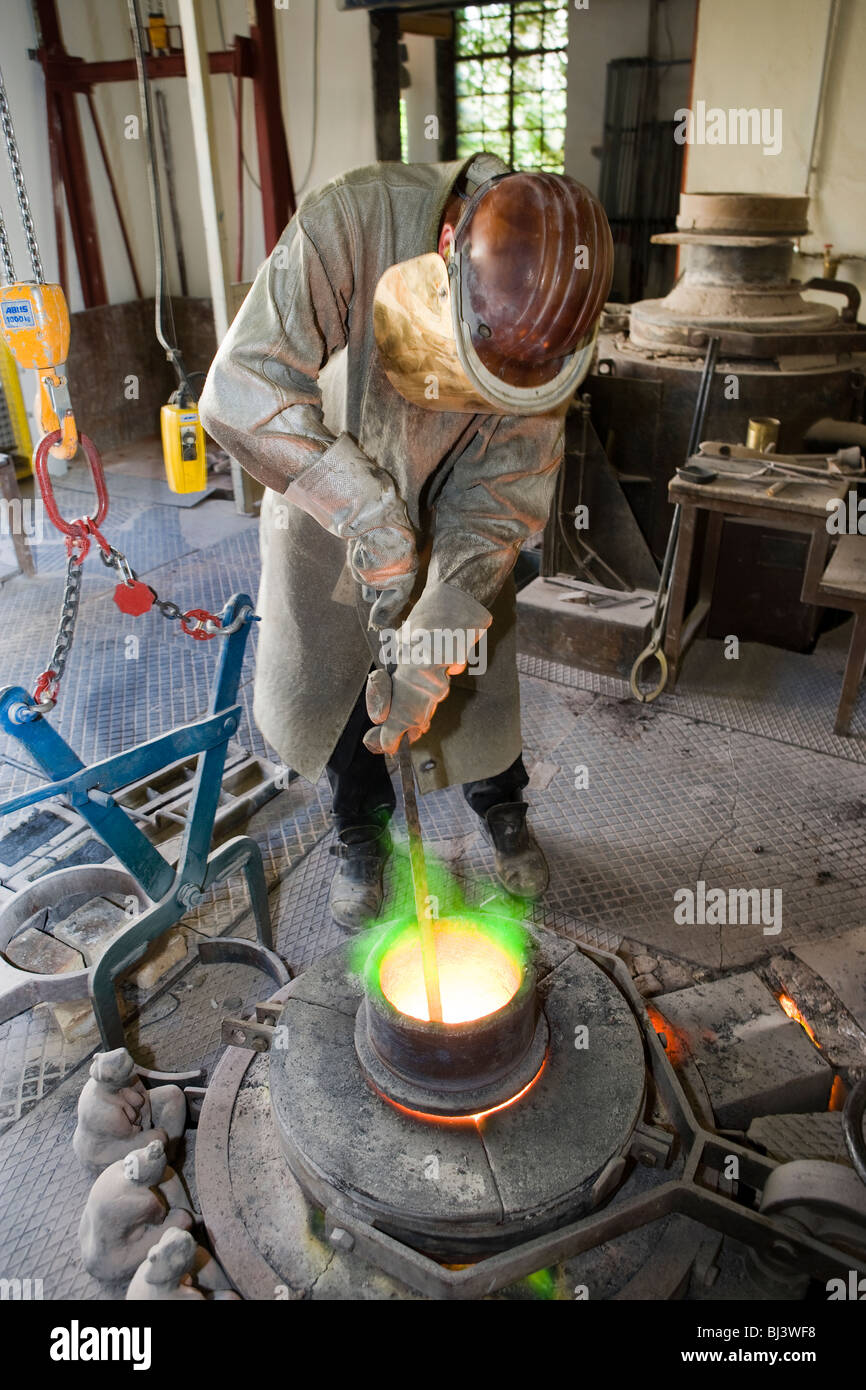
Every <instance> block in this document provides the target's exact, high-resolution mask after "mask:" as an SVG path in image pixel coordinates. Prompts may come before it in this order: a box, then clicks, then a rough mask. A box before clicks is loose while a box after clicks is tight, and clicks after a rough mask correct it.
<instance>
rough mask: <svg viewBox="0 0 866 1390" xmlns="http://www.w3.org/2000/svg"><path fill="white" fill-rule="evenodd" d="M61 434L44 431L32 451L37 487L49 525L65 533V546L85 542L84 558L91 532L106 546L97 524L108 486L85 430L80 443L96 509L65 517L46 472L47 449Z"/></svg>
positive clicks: (103, 513) (101, 517) (105, 510)
mask: <svg viewBox="0 0 866 1390" xmlns="http://www.w3.org/2000/svg"><path fill="white" fill-rule="evenodd" d="M61 438H62V435H61V431H60V430H52V432H51V434H46V435H43V436H42V438H41V439H40V441H39V443H38V445H37V446H36V452H35V454H34V455H33V470H34V472H35V474H36V478H37V480H38V483H39V490H40V492H41V493H42V501H43V502H44V504H45V510H46V512H47V513H48V518H49V520H50V521H51V523H52V525H54V526H56V527H57V530H58V531H62V532H63V534H64V536H66V538H67V541H66V545H67V550H70V549H71V542H73V541H77V542H78V543H79V544H80V543H81V542H84V546H83V549H82V551H81V554H80V557H79V558H80V560H83V559H84V557H85V555H86V554H87V551H88V550H89V548H90V537H91V535H93V536H96V539H97V540H98V541H99V544H100V545H101V546H102V548H103V550H107V549H108V547H107V543H106V542H105V541H104V540H103V538H102V537H101V536H100V534H99V527H100V526H101V525H102V523H103V521H104V520H105V518H106V516H107V514H108V489H107V488H106V486H105V474H104V472H103V471H102V460H101V458H100V457H99V453H98V452H97V448H96V445H95V444H94V442H93V440H92V439H90V438H89V437H88V436H87V435H86V434H82V435H79V437H78V438H79V443H80V445H81V447H82V449H83V450H84V453H85V456H86V458H87V462H88V463H89V464H90V474H91V477H92V478H93V486H94V490H95V492H96V513H95V515H94V516H86V517H79V518H78V519H77V520H75V521H66V520H64V518H63V517H62V516H61V515H60V512H59V511H58V510H57V502H56V500H55V497H54V486H53V484H52V482H51V475H50V474H49V472H48V450H49V449H50V448H52V446H53V445H55V444H59V442H60V440H61Z"/></svg>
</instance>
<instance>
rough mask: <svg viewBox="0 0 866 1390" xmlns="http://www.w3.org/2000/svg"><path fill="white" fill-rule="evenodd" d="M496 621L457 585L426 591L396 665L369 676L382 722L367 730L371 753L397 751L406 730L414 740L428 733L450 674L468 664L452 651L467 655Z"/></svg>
mask: <svg viewBox="0 0 866 1390" xmlns="http://www.w3.org/2000/svg"><path fill="white" fill-rule="evenodd" d="M492 621H493V619H492V617H491V615H490V613H488V611H487V609H486V608H484V607H483V606H482V605H481V604H480V603H479V602H478V601H477V599H474V598H472V596H471V594H466V593H464V592H463V590H462V589H458V588H457V587H456V585H453V584H444V583H437V584H433V585H431V586H429V587H428V588H427V589H425V590H424V593H423V594H422V595H421V597H420V599H419V600H418V602H417V603H416V605H415V607H414V608H413V609H412V612H411V613H410V614H409V617H408V618H407V619H406V621H405V623H404V624H403V626H402V627H401V629H400V634H399V641H398V643H397V652H396V657H397V661H396V665H395V668H394V670H393V671H392V672H391V673H390V674H389V673H388V672H387V671H384V670H377V671H372V672H371V673H370V675H369V677H368V679H367V713H368V714H369V716H370V718H371V719H372V721H373V723H374V724H375V725H377V726H378V727H377V728H375V729H370V730H368V732H367V733H366V734H365V735H364V743H365V745H366V747H367V748H369V749H370V751H371V753H396V751H397V748H398V747H399V744H400V740H401V739H402V738H403V736H404V735H406V736H407V737H408V739H409V742H410V743H415V742H416V740H417V739H419V738H420V737H421V735H422V734H426V732H427V730H428V729H429V728H430V723H431V720H432V718H433V714H434V712H435V710H436V707H437V705H439V704H441V703H442V701H443V700H444V699H445V697H446V695H447V694H448V691H449V690H450V688H451V686H450V680H449V677H450V676H454V675H457V674H458V672H460V671H463V670H464V669H465V667H466V665H467V662H466V660H458V661H456V662H455V661H453V660H452V661H449V660H448V658H449V656H453V655H454V654H455V653H457V654H458V655H461V656H462V654H463V653H465V654H466V655H467V656H468V655H469V654H470V653H471V652H472V649H473V648H474V647H475V646H476V645H477V644H478V642H479V641H480V640H481V638H482V635H483V633H484V632H485V631H486V630H487V628H488V627H489V626H490V624H491V622H492Z"/></svg>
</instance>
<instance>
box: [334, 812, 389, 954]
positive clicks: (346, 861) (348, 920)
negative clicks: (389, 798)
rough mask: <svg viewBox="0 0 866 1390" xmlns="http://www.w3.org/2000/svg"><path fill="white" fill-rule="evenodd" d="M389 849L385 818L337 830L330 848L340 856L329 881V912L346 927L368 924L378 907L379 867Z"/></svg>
mask: <svg viewBox="0 0 866 1390" xmlns="http://www.w3.org/2000/svg"><path fill="white" fill-rule="evenodd" d="M390 850H391V836H390V834H389V833H388V825H387V822H385V823H384V824H383V823H382V822H381V821H378V822H377V821H368V822H367V823H366V824H363V825H352V826H348V827H346V828H345V829H343V830H339V831H338V832H337V843H336V844H335V845H331V849H330V852H331V854H333V855H335V856H336V858H337V859H339V860H340V864H339V866H338V868H337V872H336V873H335V874H334V877H333V880H332V883H331V892H330V897H329V899H328V903H329V906H330V909H331V916H332V917H333V919H334V921H335V922H336V923H337V925H338V926H339V927H345V929H346V931H352V932H355V931H361V929H362V928H363V927H368V926H370V925H371V924H372V923H373V922H375V920H376V918H377V917H378V916H379V914H380V912H381V911H382V899H383V896H384V889H383V887H382V870H383V868H384V866H385V860H386V859H387V857H388V854H389V853H390Z"/></svg>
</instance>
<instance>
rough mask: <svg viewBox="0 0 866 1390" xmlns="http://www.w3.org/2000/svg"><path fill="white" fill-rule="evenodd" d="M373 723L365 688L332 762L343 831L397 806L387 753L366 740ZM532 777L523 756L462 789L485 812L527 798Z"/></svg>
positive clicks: (334, 795)
mask: <svg viewBox="0 0 866 1390" xmlns="http://www.w3.org/2000/svg"><path fill="white" fill-rule="evenodd" d="M372 727H373V724H372V721H371V719H370V716H369V715H368V713H367V705H366V701H365V692H364V691H363V690H362V691H361V694H360V695H359V697H358V699H357V700H356V702H355V707H354V709H353V710H352V713H351V714H350V715H349V718H348V721H347V723H346V727H345V728H344V730H343V732H342V734H341V735H340V737H339V739H338V741H337V746H336V748H335V749H334V751H333V753H332V754H331V757H330V760H329V762H328V766H327V773H328V781H329V782H330V784H331V800H332V804H333V811H334V822H335V824H336V827H337V829H338V830H345V829H347V828H348V827H349V826H352V825H362V824H364V823H365V822H367V821H370V820H371V819H372V818H374V816H375V813H376V812H379V813H380V815H381V814H382V813H384V814H385V815H390V814H391V812H392V811H393V810H394V807H395V805H396V797H395V795H394V786H393V783H392V781H391V778H390V776H389V774H388V768H387V765H386V762H385V758H384V756H383V755H382V754H381V753H371V752H370V750H369V748H367V747H366V746H365V744H364V735H365V733H366V732H367V730H368V729H371V728H372ZM528 781H529V775H528V773H527V771H526V768H525V767H524V766H523V757H522V756H520V757H517V758H515V760H514V762H513V763H512V764H511V766H510V767H507V768H505V769H504V771H502V772H498V773H497V774H496V775H495V776H494V777H485V778H484V779H483V780H482V781H479V782H464V783H463V794H464V796H465V797H466V800H467V801H468V802H469V805H470V806H471V807H472V809H473V811H475V813H476V814H477V815H479V816H484V815H486V814H487V812H488V811H489V810H490V808H491V806H499V805H501V804H502V803H503V802H505V801H520V800H522V797H521V792H522V791H523V788H524V787H525V786H526V784H527V782H528Z"/></svg>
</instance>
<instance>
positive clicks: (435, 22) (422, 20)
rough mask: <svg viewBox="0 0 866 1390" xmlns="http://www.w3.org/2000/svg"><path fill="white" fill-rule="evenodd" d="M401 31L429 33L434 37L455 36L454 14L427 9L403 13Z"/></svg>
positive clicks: (405, 32) (447, 37)
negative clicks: (432, 11)
mask: <svg viewBox="0 0 866 1390" xmlns="http://www.w3.org/2000/svg"><path fill="white" fill-rule="evenodd" d="M400 31H401V33H403V34H429V35H430V36H431V37H432V38H434V39H450V38H453V36H454V16H453V15H451V14H430V13H429V11H426V10H421V11H418V12H413V13H411V14H401V15H400Z"/></svg>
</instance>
